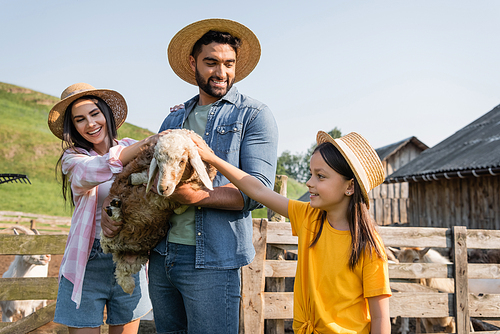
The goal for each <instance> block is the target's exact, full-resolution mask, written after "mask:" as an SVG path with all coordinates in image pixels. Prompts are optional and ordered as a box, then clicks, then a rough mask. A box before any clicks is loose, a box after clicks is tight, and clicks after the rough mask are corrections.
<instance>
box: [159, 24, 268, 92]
mask: <svg viewBox="0 0 500 334" xmlns="http://www.w3.org/2000/svg"><path fill="white" fill-rule="evenodd" d="M210 30H214V31H218V32H225V33H229V34H231V35H232V36H233V37H238V38H239V39H240V42H241V46H240V48H239V50H238V54H237V55H236V74H235V80H234V82H238V81H240V80H242V79H244V78H245V77H246V76H247V75H249V74H250V73H251V72H252V71H253V69H254V68H255V66H257V63H258V62H259V59H260V43H259V40H258V39H257V36H255V34H254V33H253V32H252V31H251V30H250V29H248V28H247V27H245V26H244V25H243V24H241V23H238V22H235V21H231V20H226V19H206V20H201V21H197V22H194V23H191V24H190V25H188V26H186V27H185V28H183V29H182V30H180V31H179V32H178V33H177V34H176V35H175V36H174V37H173V38H172V40H171V41H170V44H169V45H168V48H167V57H168V62H169V63H170V67H172V70H173V71H174V72H175V74H177V75H178V76H179V77H180V78H181V79H182V80H184V81H186V82H188V83H190V84H192V85H195V86H196V78H195V75H194V72H193V70H192V69H191V66H190V65H189V56H190V55H191V52H192V51H193V46H194V44H195V43H196V42H197V41H198V40H199V39H200V38H201V37H202V36H203V35H205V34H206V33H207V32H209V31H210Z"/></svg>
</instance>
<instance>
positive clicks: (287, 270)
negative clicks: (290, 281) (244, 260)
mask: <svg viewBox="0 0 500 334" xmlns="http://www.w3.org/2000/svg"><path fill="white" fill-rule="evenodd" d="M296 271H297V261H291V260H287V261H280V260H266V263H265V275H266V277H295V272H296Z"/></svg>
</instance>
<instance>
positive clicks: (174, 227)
mask: <svg viewBox="0 0 500 334" xmlns="http://www.w3.org/2000/svg"><path fill="white" fill-rule="evenodd" d="M211 107H212V104H207V105H205V106H200V105H196V107H195V108H194V110H193V111H191V113H190V114H189V116H188V118H187V119H186V121H185V122H184V126H183V127H184V129H189V130H193V131H194V132H196V133H197V134H199V135H200V136H203V134H204V133H205V128H206V127H207V118H208V112H209V110H210V108H211ZM194 214H195V208H194V206H190V207H189V208H188V209H187V210H186V211H185V212H184V213H182V214H180V215H177V214H174V215H172V217H171V218H170V231H169V234H168V242H175V243H178V244H183V245H192V246H194V245H196V234H195V233H196V232H195V231H196V226H195V219H194Z"/></svg>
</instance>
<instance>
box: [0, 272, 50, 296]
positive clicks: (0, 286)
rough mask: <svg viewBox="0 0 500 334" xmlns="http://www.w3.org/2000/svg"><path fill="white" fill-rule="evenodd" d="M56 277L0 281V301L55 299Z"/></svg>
mask: <svg viewBox="0 0 500 334" xmlns="http://www.w3.org/2000/svg"><path fill="white" fill-rule="evenodd" d="M58 288H59V284H58V280H57V277H23V278H2V279H0V300H30V299H35V300H37V299H49V300H51V299H56V298H57V289H58Z"/></svg>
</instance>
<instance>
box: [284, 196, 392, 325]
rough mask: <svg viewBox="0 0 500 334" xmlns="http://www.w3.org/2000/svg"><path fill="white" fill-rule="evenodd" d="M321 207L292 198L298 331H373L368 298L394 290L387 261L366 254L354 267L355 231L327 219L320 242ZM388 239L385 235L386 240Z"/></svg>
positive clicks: (290, 211) (291, 217) (295, 309)
mask: <svg viewBox="0 0 500 334" xmlns="http://www.w3.org/2000/svg"><path fill="white" fill-rule="evenodd" d="M320 213H321V210H319V209H314V208H311V206H310V205H309V203H305V202H300V201H294V200H290V201H289V202H288V215H289V217H290V222H291V224H292V232H293V234H294V235H296V236H298V239H299V244H298V263H297V273H296V274H295V286H294V305H293V313H294V314H293V330H294V332H295V333H304V334H306V333H307V334H309V333H321V334H326V333H369V332H370V314H369V310H368V300H367V299H366V298H368V297H375V296H379V295H391V289H390V286H389V273H388V266H387V260H384V259H381V258H379V257H378V256H377V255H376V254H375V253H373V255H372V257H371V258H370V256H368V255H367V256H362V257H361V259H360V260H359V262H358V264H357V266H356V267H355V268H354V270H350V269H349V257H350V254H351V235H350V232H349V231H339V230H336V229H334V228H333V227H331V225H330V224H328V222H325V224H324V226H323V231H322V233H321V236H320V238H319V239H318V242H317V243H316V245H314V246H313V247H312V248H310V247H309V245H310V244H311V242H312V240H313V239H314V236H315V235H316V233H317V229H318V228H319V223H320V221H319V217H320ZM380 242H381V243H382V240H380Z"/></svg>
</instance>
